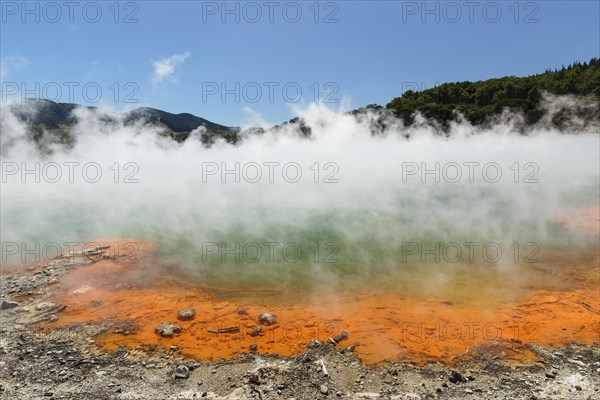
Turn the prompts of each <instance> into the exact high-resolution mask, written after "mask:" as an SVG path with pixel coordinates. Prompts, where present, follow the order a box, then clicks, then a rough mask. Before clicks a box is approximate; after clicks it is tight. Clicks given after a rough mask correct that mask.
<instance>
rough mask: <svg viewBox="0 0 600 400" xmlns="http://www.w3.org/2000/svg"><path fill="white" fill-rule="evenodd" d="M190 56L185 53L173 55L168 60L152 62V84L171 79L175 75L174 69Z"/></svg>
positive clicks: (162, 59)
mask: <svg viewBox="0 0 600 400" xmlns="http://www.w3.org/2000/svg"><path fill="white" fill-rule="evenodd" d="M191 55H192V54H191V53H189V52H187V53H183V54H175V55H172V56H171V57H168V58H161V59H160V60H157V61H152V66H153V67H154V74H153V75H152V83H155V84H156V83H160V82H162V81H164V80H165V79H172V77H173V74H175V69H176V68H177V66H178V65H180V64H183V62H184V61H185V60H186V59H187V58H188V57H190V56H191Z"/></svg>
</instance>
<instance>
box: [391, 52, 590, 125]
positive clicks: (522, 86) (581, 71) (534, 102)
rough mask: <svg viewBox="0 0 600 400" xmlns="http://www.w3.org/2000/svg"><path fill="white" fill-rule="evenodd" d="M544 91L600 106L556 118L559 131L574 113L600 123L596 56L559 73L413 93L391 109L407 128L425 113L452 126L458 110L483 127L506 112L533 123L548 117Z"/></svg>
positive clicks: (400, 99) (545, 73)
mask: <svg viewBox="0 0 600 400" xmlns="http://www.w3.org/2000/svg"><path fill="white" fill-rule="evenodd" d="M544 92H546V93H550V94H555V95H575V96H582V97H587V98H588V99H590V100H592V101H593V102H594V103H595V105H596V106H595V107H583V108H581V107H579V109H577V108H575V109H570V110H565V111H564V112H563V113H560V112H559V113H556V114H553V115H552V116H551V123H552V124H553V125H556V126H559V127H560V126H561V124H562V122H563V120H564V119H565V118H569V117H570V116H572V115H573V113H575V114H577V116H578V117H581V118H584V119H589V118H596V119H597V118H598V107H597V104H598V102H599V101H600V60H599V59H598V58H593V59H591V60H590V62H589V63H579V62H576V63H574V64H572V65H569V66H567V67H562V68H561V69H560V70H554V71H552V70H546V72H544V73H542V74H537V75H532V76H528V77H523V78H518V77H514V76H508V77H504V78H497V79H488V80H485V81H478V82H455V83H445V84H442V85H440V86H437V87H435V88H432V89H427V90H423V91H420V92H413V91H411V90H409V91H407V92H405V93H404V94H403V95H402V96H401V97H397V98H395V99H393V100H392V101H391V102H390V103H389V104H387V106H386V108H387V109H389V110H391V111H393V112H394V113H395V114H396V116H398V117H400V118H402V119H403V120H404V122H405V124H406V125H410V124H412V123H413V122H414V118H415V115H416V112H417V111H420V112H421V113H422V114H423V116H425V117H426V118H429V119H433V120H435V121H437V122H438V123H440V124H441V125H442V126H444V127H447V126H448V123H449V122H450V121H452V120H454V119H455V118H456V115H455V112H454V111H455V110H456V111H459V112H460V113H462V114H463V115H464V116H465V117H466V118H467V120H469V122H471V123H472V124H474V125H481V124H484V123H485V122H487V121H489V120H490V119H491V118H492V117H494V116H497V115H498V114H500V113H502V111H503V110H504V109H507V108H508V109H510V110H511V111H515V112H519V113H522V114H523V115H524V117H525V124H526V125H532V124H535V123H536V122H538V121H539V120H540V119H541V118H542V117H544V115H545V114H546V110H545V109H544V107H543V104H542V97H543V93H544ZM567 114H569V115H567Z"/></svg>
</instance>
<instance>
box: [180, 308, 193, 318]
mask: <svg viewBox="0 0 600 400" xmlns="http://www.w3.org/2000/svg"><path fill="white" fill-rule="evenodd" d="M195 316H196V310H195V309H193V308H188V309H184V310H179V312H178V313H177V318H179V319H180V320H181V321H190V320H192V319H194V317H195Z"/></svg>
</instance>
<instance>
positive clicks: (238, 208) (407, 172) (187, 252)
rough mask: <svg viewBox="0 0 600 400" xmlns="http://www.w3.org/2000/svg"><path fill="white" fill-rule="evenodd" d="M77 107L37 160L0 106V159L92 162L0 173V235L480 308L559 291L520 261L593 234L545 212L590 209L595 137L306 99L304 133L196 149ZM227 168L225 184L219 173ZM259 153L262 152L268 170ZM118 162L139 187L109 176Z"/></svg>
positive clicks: (194, 143)
mask: <svg viewBox="0 0 600 400" xmlns="http://www.w3.org/2000/svg"><path fill="white" fill-rule="evenodd" d="M78 113H79V115H78V116H79V119H80V122H79V124H78V125H77V126H76V128H75V132H76V134H77V142H76V144H75V146H74V147H73V148H71V149H67V150H65V149H63V148H61V147H59V146H54V147H53V146H52V145H51V146H50V147H51V148H52V150H53V152H52V153H51V154H40V152H38V151H37V150H36V149H35V148H34V146H33V145H32V144H31V142H28V141H27V140H25V139H24V138H25V136H26V133H25V127H24V126H22V125H21V124H19V123H18V122H17V121H16V120H15V119H14V118H11V116H10V115H9V116H6V115H4V116H3V120H2V141H3V151H4V154H3V168H4V165H6V163H17V164H18V165H20V166H22V165H23V164H22V163H26V164H27V165H28V166H29V168H31V165H33V164H35V163H36V162H39V163H41V165H42V166H43V165H45V164H47V163H49V162H56V163H58V164H59V165H63V166H64V163H66V162H78V163H80V164H79V165H85V164H86V163H90V162H95V163H97V164H98V165H99V166H100V168H101V170H102V173H103V176H102V179H100V180H99V181H98V182H96V183H90V182H87V181H86V180H85V179H83V176H82V174H81V170H80V169H79V170H77V169H76V170H75V171H76V173H75V175H74V181H73V182H69V181H68V179H67V178H66V176H65V177H64V178H63V179H61V180H60V181H59V182H57V183H49V182H45V181H44V179H42V180H41V181H40V182H39V183H37V182H35V181H34V180H33V178H32V177H31V176H25V177H24V178H23V177H22V176H21V175H20V174H17V175H14V176H13V175H10V176H6V181H5V182H3V189H2V194H1V200H2V210H1V217H2V240H3V242H15V243H27V244H29V246H33V243H35V242H39V243H40V244H41V247H44V245H45V244H47V243H59V244H62V243H66V242H78V243H84V242H87V241H94V240H97V239H98V238H103V237H131V238H136V239H142V240H147V241H151V242H157V243H158V244H159V247H158V248H159V250H158V253H157V254H156V257H154V258H153V259H152V260H153V261H148V262H153V263H156V264H157V265H158V264H160V266H161V268H167V270H169V271H177V273H178V274H179V275H182V276H185V277H186V279H188V280H190V281H192V282H203V283H208V284H211V285H216V286H221V287H259V288H276V289H279V290H282V293H283V295H282V296H281V297H282V298H287V299H289V298H298V297H310V296H312V295H314V294H316V293H331V292H336V291H348V290H360V291H364V290H368V291H378V290H382V291H407V292H412V293H415V294H422V295H426V296H427V295H435V296H439V297H440V298H444V299H449V300H451V301H453V302H456V303H459V304H460V303H468V302H472V301H479V302H481V303H486V302H487V303H489V304H490V305H493V304H498V303H499V302H500V303H501V302H504V301H510V300H513V299H514V298H517V297H519V296H521V295H523V293H525V292H526V291H527V290H529V289H531V287H544V286H546V287H550V286H552V287H555V288H564V289H566V288H568V287H569V285H571V287H572V285H574V284H572V283H569V282H560V281H557V280H556V279H552V278H548V277H546V278H543V277H542V276H541V275H539V274H537V273H536V269H535V268H536V267H539V266H540V265H542V266H554V265H556V263H557V262H563V263H564V262H568V259H569V257H571V256H572V258H573V259H576V258H578V257H580V255H581V254H586V253H595V252H596V251H597V236H595V235H593V234H592V235H590V234H589V232H584V231H581V230H577V229H571V228H569V227H567V226H565V224H564V223H562V221H561V215H563V214H564V213H565V212H567V211H569V210H573V209H575V210H577V209H581V208H590V207H594V206H595V207H597V205H598V202H599V199H600V198H599V192H598V190H599V189H598V183H599V172H598V171H599V159H600V158H599V154H598V151H599V149H598V135H597V134H586V133H582V134H577V135H575V134H564V133H563V134H561V133H558V132H553V131H548V130H545V129H539V130H538V131H535V132H533V133H531V134H530V135H528V136H522V135H519V134H516V133H512V132H511V127H510V126H508V125H498V126H496V127H493V128H490V129H488V130H486V131H480V132H476V133H474V134H471V131H473V129H472V128H471V127H468V126H464V125H456V126H454V128H453V131H452V134H451V135H450V137H449V138H448V137H446V136H442V135H437V134H435V132H433V131H432V130H431V128H424V127H422V128H411V129H405V128H398V127H395V128H390V129H389V131H388V132H386V133H385V134H384V135H378V136H373V135H372V134H371V133H370V132H369V130H368V128H367V126H366V124H361V123H357V122H356V121H355V120H354V119H352V118H351V117H349V116H346V115H342V114H337V113H334V112H332V111H330V110H327V109H324V108H319V107H315V108H311V109H309V110H307V111H305V112H304V114H303V117H304V118H305V119H306V120H307V122H308V123H309V124H310V125H311V126H313V133H312V137H311V138H310V139H304V138H300V137H299V136H298V135H297V134H295V133H294V132H291V131H290V132H285V131H278V132H275V131H267V132H266V133H264V134H262V135H258V136H248V137H246V138H245V140H243V142H242V144H240V145H237V146H232V145H228V144H225V143H217V144H215V145H214V146H212V147H210V148H205V147H203V146H202V145H201V143H200V142H199V141H198V140H196V139H194V138H192V139H190V140H188V141H186V142H185V143H183V144H177V143H173V142H171V141H170V140H168V139H164V138H162V139H161V138H158V135H157V130H158V128H152V127H147V126H146V127H140V126H137V127H125V126H123V125H117V126H112V127H108V126H105V125H103V124H102V122H101V121H100V120H99V119H98V118H97V116H96V115H95V114H92V113H90V112H89V111H84V110H80V111H78ZM407 134H409V136H410V138H409V139H407V138H406V137H405V136H406V135H407ZM7 144H9V145H7ZM115 163H119V164H118V166H119V167H118V169H119V171H120V175H119V177H118V179H117V180H118V182H115V175H114V168H113V169H111V167H114V165H115ZM128 163H129V164H128ZM236 163H239V165H240V167H239V168H240V173H239V174H238V177H237V178H236V175H235V174H232V173H230V174H223V173H222V172H223V170H224V169H226V168H227V169H229V170H232V169H235V165H236ZM265 163H267V164H265ZM268 163H279V164H278V165H277V166H276V167H274V170H273V171H272V172H273V174H272V176H271V177H269V175H268V174H269V167H267V166H265V165H269V164H268ZM291 163H295V164H294V168H293V169H288V170H287V171H286V172H283V166H285V165H288V164H291ZM473 163H478V164H473ZM255 164H256V165H258V166H260V167H261V168H260V173H261V174H262V175H261V176H262V177H261V179H259V180H258V181H257V182H252V181H253V180H254V177H255V173H254V171H250V170H247V171H246V172H248V174H249V175H246V176H245V175H243V174H242V172H241V171H242V170H243V168H244V167H245V166H249V165H252V166H255ZM125 165H128V166H129V167H131V166H132V165H133V166H134V167H131V168H128V169H125V167H124V166H125ZM270 165H275V164H270ZM468 165H471V166H472V167H473V170H472V171H471V172H472V173H470V172H469V166H468ZM486 165H487V166H490V165H491V167H489V169H487V170H485V171H484V170H483V168H484V166H486ZM215 166H216V168H218V171H217V172H215V173H214V174H212V172H214V168H215ZM456 166H459V169H458V170H459V171H460V174H461V175H460V178H459V179H456V178H457V175H456V171H458V170H457V169H456ZM415 168H417V171H416V172H415ZM424 169H427V170H428V171H430V173H429V174H425V175H422V172H423V170H424ZM66 171H67V169H66V167H63V174H65V172H66ZM132 171H134V172H135V173H134V174H133V175H132V176H130V178H133V179H136V180H137V181H138V182H137V183H125V182H123V181H124V180H125V177H126V175H127V174H128V173H130V172H132ZM297 171H300V173H301V177H300V178H299V179H298V180H297V182H293V181H295V180H296V178H297V176H298V175H297ZM317 171H318V174H317ZM431 171H438V174H439V178H438V179H436V175H435V173H433V172H431ZM250 172H251V173H250ZM498 172H499V173H500V175H498ZM248 177H250V179H248ZM3 178H4V177H3ZM236 179H238V180H239V182H236ZM436 180H439V181H436ZM23 181H24V182H23ZM466 243H470V244H471V245H470V246H474V247H469V245H467V244H466ZM490 244H493V246H492V247H491V248H490V247H489V245H490ZM486 245H488V249H489V253H486V254H485V255H484V253H483V252H482V248H483V247H484V246H486ZM436 246H439V247H436ZM471 248H473V253H472V257H471V256H470V254H469V251H470V249H471ZM497 248H499V249H501V251H502V253H501V254H497V253H496V252H495V251H494V250H495V249H497ZM298 249H299V250H298ZM457 249H459V250H460V251H461V252H462V254H461V256H460V257H458V259H457V256H458V253H457V252H456V251H457ZM517 249H518V250H517ZM3 258H4V257H3ZM565 258H566V261H565ZM449 259H450V260H455V259H456V261H455V262H451V261H448V260H449ZM490 259H493V260H494V261H493V262H490ZM559 259H560V260H561V261H557V260H559ZM535 260H539V263H532V262H530V261H535ZM3 261H4V262H5V263H11V262H12V263H15V261H16V262H18V261H20V260H18V259H14V256H13V259H11V258H8V260H4V259H3ZM465 282H468V284H466V283H465ZM532 285H533V286H532ZM507 289H510V290H507ZM490 299H493V300H490ZM280 300H281V299H280Z"/></svg>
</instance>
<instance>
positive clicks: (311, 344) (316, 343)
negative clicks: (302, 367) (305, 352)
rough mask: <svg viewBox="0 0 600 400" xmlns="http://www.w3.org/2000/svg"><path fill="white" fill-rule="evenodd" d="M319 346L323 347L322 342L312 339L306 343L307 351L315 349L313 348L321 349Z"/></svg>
mask: <svg viewBox="0 0 600 400" xmlns="http://www.w3.org/2000/svg"><path fill="white" fill-rule="evenodd" d="M321 346H323V342H321V341H320V340H317V339H313V340H311V341H310V342H308V346H307V347H308V348H309V349H315V348H317V347H321Z"/></svg>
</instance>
